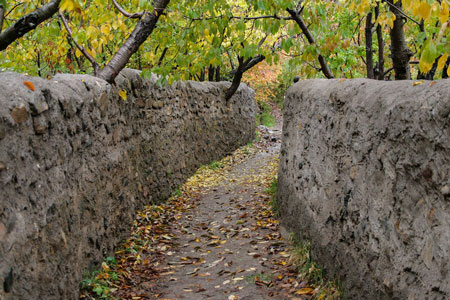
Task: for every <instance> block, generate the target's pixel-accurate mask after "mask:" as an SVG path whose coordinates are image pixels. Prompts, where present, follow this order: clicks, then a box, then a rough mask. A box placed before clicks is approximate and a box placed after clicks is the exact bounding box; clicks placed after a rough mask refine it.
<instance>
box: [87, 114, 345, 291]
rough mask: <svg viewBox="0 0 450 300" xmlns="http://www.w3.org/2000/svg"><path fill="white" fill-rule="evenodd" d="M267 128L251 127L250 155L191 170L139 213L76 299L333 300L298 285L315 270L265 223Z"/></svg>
mask: <svg viewBox="0 0 450 300" xmlns="http://www.w3.org/2000/svg"><path fill="white" fill-rule="evenodd" d="M277 119H279V118H277ZM277 123H278V125H277V126H275V127H274V128H265V127H264V126H259V127H258V134H259V141H258V142H256V143H255V144H254V145H250V146H246V147H242V148H240V149H238V150H237V151H235V152H234V153H233V155H230V156H228V157H226V158H224V159H223V160H222V161H220V162H213V163H211V164H210V165H209V166H204V167H202V168H200V169H199V171H198V172H197V173H196V174H195V175H194V176H192V177H191V178H190V179H189V180H188V181H187V182H186V183H185V184H184V185H183V186H182V187H180V189H179V190H177V192H176V193H175V195H174V196H173V197H172V198H171V199H169V200H168V201H167V202H166V203H163V204H161V205H152V206H148V207H146V208H145V209H143V210H142V211H139V212H138V213H137V217H136V220H135V224H134V226H133V229H132V234H131V236H130V238H129V239H128V240H127V241H125V242H124V243H123V244H122V246H121V248H120V250H119V251H117V252H116V255H115V257H114V258H113V257H110V258H108V259H106V261H105V262H104V263H103V264H102V271H101V272H100V273H94V274H92V276H91V277H90V278H87V279H85V281H84V282H83V287H84V290H83V292H82V294H81V297H80V298H81V299H133V300H139V299H159V300H178V299H186V300H207V299H212V300H222V299H223V300H245V299H246V300H251V299H254V300H263V299H279V300H283V299H292V300H300V299H320V300H321V299H325V298H324V297H325V296H326V295H327V298H326V299H338V298H335V297H328V296H329V295H332V294H335V291H336V289H335V288H334V286H331V288H330V286H328V284H327V283H325V284H324V282H323V281H322V279H319V281H317V282H316V283H317V284H314V283H311V282H310V280H308V279H306V278H308V276H309V275H311V274H313V276H309V278H312V277H315V278H316V277H317V276H315V275H314V274H316V272H317V271H319V272H320V270H318V269H317V268H316V267H315V265H314V264H312V263H311V262H310V259H309V250H308V249H307V248H304V249H302V250H301V251H300V252H298V251H299V250H298V249H293V248H292V245H291V243H290V242H289V241H287V239H286V236H285V235H284V238H283V237H282V234H281V228H280V225H279V222H278V220H277V219H276V217H275V216H274V213H273V207H272V204H271V201H272V196H271V192H272V193H273V192H274V191H273V190H271V189H270V187H271V185H272V183H273V182H274V179H275V178H276V174H277V169H278V157H279V151H280V145H281V140H280V138H281V125H280V122H277ZM272 188H273V186H272ZM275 188H276V186H275ZM270 191H271V192H270ZM292 250H294V251H292ZM295 251H297V254H296V255H293V253H294V252H295ZM299 255H300V256H301V259H300V260H299V259H298V258H299V257H300V256H299ZM299 262H300V264H299ZM301 268H303V271H301V272H303V274H299V270H300V269H301ZM330 291H331V294H330Z"/></svg>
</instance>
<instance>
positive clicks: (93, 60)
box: [58, 11, 100, 75]
mask: <svg viewBox="0 0 450 300" xmlns="http://www.w3.org/2000/svg"><path fill="white" fill-rule="evenodd" d="M58 15H59V17H60V18H61V21H62V22H63V24H64V27H65V28H66V30H67V33H68V34H69V36H70V38H71V40H72V41H73V43H74V44H75V46H76V47H77V48H78V50H80V52H81V53H83V55H84V56H85V57H86V58H87V60H89V62H90V63H91V64H92V67H93V68H94V75H97V73H98V72H99V70H100V66H99V65H98V63H97V61H96V60H95V59H94V58H93V57H92V56H91V55H90V54H89V53H88V52H87V51H86V49H84V47H83V46H81V45H80V44H78V43H77V41H76V40H75V39H74V38H73V33H72V29H70V26H69V24H68V23H67V20H66V18H65V17H64V13H62V12H61V11H60V12H58Z"/></svg>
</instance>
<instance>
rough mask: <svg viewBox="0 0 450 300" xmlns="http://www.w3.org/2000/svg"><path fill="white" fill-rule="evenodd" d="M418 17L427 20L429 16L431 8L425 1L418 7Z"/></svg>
mask: <svg viewBox="0 0 450 300" xmlns="http://www.w3.org/2000/svg"><path fill="white" fill-rule="evenodd" d="M419 15H420V17H421V18H422V19H424V20H428V19H429V18H430V16H431V6H430V4H428V2H427V1H426V0H424V1H422V2H421V3H420V6H419Z"/></svg>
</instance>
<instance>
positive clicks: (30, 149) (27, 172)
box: [0, 70, 255, 300]
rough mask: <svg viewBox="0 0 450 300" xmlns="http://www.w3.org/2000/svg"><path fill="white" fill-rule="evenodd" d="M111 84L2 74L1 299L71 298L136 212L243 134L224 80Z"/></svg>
mask: <svg viewBox="0 0 450 300" xmlns="http://www.w3.org/2000/svg"><path fill="white" fill-rule="evenodd" d="M24 81H31V82H32V83H33V84H34V87H35V91H31V90H30V89H28V88H27V87H26V86H25V85H24V84H23V82H24ZM116 82H117V87H116V86H111V85H109V84H107V83H106V82H105V81H102V80H100V79H98V78H95V77H91V76H87V75H57V76H55V77H54V78H53V79H52V80H44V79H41V78H33V77H29V76H25V75H20V74H15V73H2V74H0V90H1V91H2V92H1V94H0V162H2V165H3V167H2V169H1V170H0V199H1V201H0V281H2V282H0V299H7V300H9V299H21V300H22V299H46V300H51V299H58V300H59V299H78V295H79V283H80V281H81V279H82V277H83V274H85V273H87V272H89V270H90V269H92V268H93V267H94V266H96V265H97V264H98V263H99V262H101V260H102V258H103V257H105V256H107V255H110V254H111V253H112V251H113V249H114V247H115V246H116V245H117V244H118V242H119V241H120V240H121V239H122V238H123V237H125V236H126V235H127V234H129V230H130V224H131V222H132V221H133V219H134V214H135V211H136V209H139V208H141V207H142V206H143V205H146V204H151V203H154V202H158V201H161V200H163V199H165V198H167V197H168V196H169V195H170V193H171V192H172V191H173V190H175V188H176V187H177V186H178V185H180V184H181V183H183V182H184V180H185V179H186V178H187V177H188V176H190V175H191V174H192V173H193V172H194V171H195V170H196V168H197V167H198V166H199V165H201V164H206V163H209V162H210V161H211V160H218V159H219V158H221V157H222V156H224V155H225V154H227V153H230V152H231V151H233V150H234V149H236V148H237V147H238V146H241V145H243V144H246V143H248V142H249V141H250V140H251V139H252V138H253V135H254V132H255V122H254V110H255V107H254V102H253V98H254V92H253V91H252V90H251V89H250V88H248V87H247V86H245V85H242V86H241V87H240V88H239V90H238V92H237V93H236V94H235V96H234V97H233V98H232V99H230V101H228V103H227V102H226V101H225V100H224V90H225V88H226V87H227V84H228V83H224V82H222V83H198V82H178V83H175V84H174V85H172V86H171V87H164V88H159V87H157V86H156V85H155V82H156V80H155V78H152V79H148V80H142V79H141V78H140V77H139V73H138V72H137V71H134V70H124V71H123V72H122V73H121V75H119V77H118V78H117V79H116ZM119 89H124V90H126V91H127V95H128V96H127V97H128V98H127V101H123V100H122V99H121V98H120V97H119V95H118V90H119ZM154 103H155V104H156V105H154ZM155 107H157V109H154V108H155Z"/></svg>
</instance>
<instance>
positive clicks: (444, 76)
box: [442, 57, 450, 79]
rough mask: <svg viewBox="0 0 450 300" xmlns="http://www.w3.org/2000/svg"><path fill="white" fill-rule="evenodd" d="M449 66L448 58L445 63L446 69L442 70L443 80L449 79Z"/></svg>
mask: <svg viewBox="0 0 450 300" xmlns="http://www.w3.org/2000/svg"><path fill="white" fill-rule="evenodd" d="M449 65H450V57H449V58H447V61H446V62H445V67H444V69H443V70H442V79H445V78H448V74H447V70H448V67H449Z"/></svg>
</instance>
